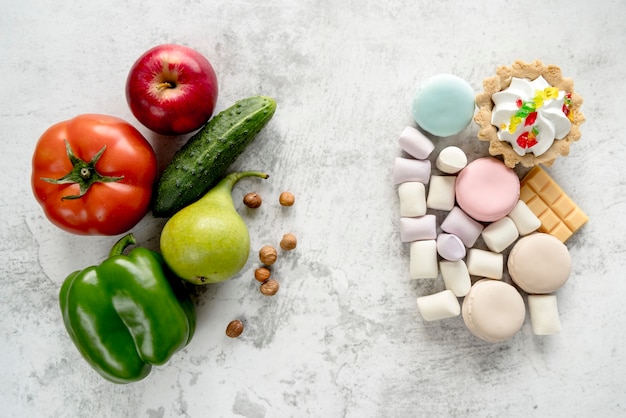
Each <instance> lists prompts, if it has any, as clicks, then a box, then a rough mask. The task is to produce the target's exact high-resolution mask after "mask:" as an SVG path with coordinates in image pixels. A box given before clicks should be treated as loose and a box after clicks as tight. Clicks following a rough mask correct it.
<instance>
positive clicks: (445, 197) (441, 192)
mask: <svg viewBox="0 0 626 418" xmlns="http://www.w3.org/2000/svg"><path fill="white" fill-rule="evenodd" d="M455 182H456V176H430V186H429V188H428V199H427V200H426V206H427V207H428V208H430V209H436V210H451V209H452V208H453V207H454V199H455V193H454V184H455Z"/></svg>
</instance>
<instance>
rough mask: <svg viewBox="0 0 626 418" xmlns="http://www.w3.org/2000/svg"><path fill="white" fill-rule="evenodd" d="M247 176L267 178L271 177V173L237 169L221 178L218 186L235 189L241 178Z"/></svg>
mask: <svg viewBox="0 0 626 418" xmlns="http://www.w3.org/2000/svg"><path fill="white" fill-rule="evenodd" d="M245 177H260V178H262V179H266V178H268V177H269V174H267V173H263V172H261V171H237V172H234V173H230V174H228V175H227V176H226V177H224V178H223V179H222V180H220V182H219V183H218V184H217V186H216V187H220V188H221V187H224V188H228V189H229V190H233V187H235V184H237V182H238V181H239V180H241V179H242V178H245Z"/></svg>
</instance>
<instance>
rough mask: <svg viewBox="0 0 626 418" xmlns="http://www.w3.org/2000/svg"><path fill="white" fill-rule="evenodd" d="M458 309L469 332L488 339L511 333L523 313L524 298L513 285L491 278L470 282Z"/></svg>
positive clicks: (519, 324) (496, 339)
mask: <svg viewBox="0 0 626 418" xmlns="http://www.w3.org/2000/svg"><path fill="white" fill-rule="evenodd" d="M461 312H462V315H463V320H464V321H465V325H466V326H467V328H468V329H469V330H470V332H471V333H472V334H474V335H475V336H477V337H478V338H481V339H483V340H485V341H489V342H492V343H497V342H501V341H505V340H508V339H509V338H511V337H513V336H514V335H515V334H516V333H517V332H518V331H519V330H520V329H521V328H522V325H523V324H524V319H525V317H526V307H525V306H524V300H523V299H522V296H521V295H520V293H519V292H518V291H517V289H515V288H514V287H513V286H511V285H510V284H508V283H506V282H503V281H500V280H494V279H482V280H479V281H477V282H476V283H474V285H472V287H471V288H470V291H469V293H468V294H467V296H465V299H464V300H463V307H462V309H461Z"/></svg>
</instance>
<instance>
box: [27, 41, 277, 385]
mask: <svg viewBox="0 0 626 418" xmlns="http://www.w3.org/2000/svg"><path fill="white" fill-rule="evenodd" d="M126 97H127V100H128V104H129V106H130V108H131V110H132V112H133V114H134V115H135V117H136V118H137V119H138V120H139V121H140V122H141V123H143V124H144V125H145V126H146V127H148V128H149V129H151V130H153V131H154V132H156V133H159V134H162V135H178V134H184V133H190V132H192V131H194V130H197V129H199V128H201V129H200V130H199V131H198V132H197V133H196V134H194V135H193V136H192V137H191V138H190V139H188V141H187V143H186V144H185V145H184V146H183V147H182V148H181V149H180V150H179V151H178V152H177V153H176V154H175V156H174V157H173V159H172V161H171V162H170V163H169V164H168V165H167V167H166V168H165V170H164V171H163V173H162V175H161V176H160V178H158V177H159V176H158V171H157V158H156V155H155V153H154V150H153V148H152V146H151V145H150V143H149V142H148V141H147V140H146V138H144V137H143V135H142V134H141V133H140V132H139V131H138V130H137V129H135V128H134V127H133V126H132V125H131V124H129V123H128V122H125V121H123V120H121V119H119V118H116V117H113V116H107V115H96V114H85V115H79V116H77V117H75V118H73V119H69V120H66V121H63V122H60V123H57V124H55V125H53V126H52V127H50V128H49V129H48V130H46V131H45V132H44V134H43V135H42V136H41V138H40V139H39V141H38V142H37V145H36V147H35V150H34V155H33V159H32V178H31V182H32V188H33V192H34V195H35V198H36V200H37V201H38V202H39V203H40V205H41V206H42V208H43V210H44V213H45V215H46V216H47V217H48V219H49V220H50V221H51V222H52V223H53V224H55V225H56V226H58V227H60V228H62V229H64V230H65V231H68V232H71V233H75V234H81V235H119V234H123V233H126V232H128V231H129V230H130V229H132V228H133V227H134V226H135V225H136V224H137V223H138V222H139V221H140V220H141V219H142V218H143V217H144V216H145V215H146V214H147V213H148V211H149V210H150V209H152V212H153V215H154V216H158V217H171V219H169V220H168V221H167V223H166V224H165V227H164V229H163V231H162V234H161V241H160V245H161V253H162V254H159V253H157V252H153V251H150V250H148V249H145V248H141V247H137V248H134V249H133V250H131V251H130V252H129V253H128V255H124V254H123V252H124V250H125V249H126V248H127V247H128V246H129V245H132V244H136V242H135V239H134V237H133V235H132V234H127V235H125V236H123V237H122V238H121V239H120V240H119V241H118V242H117V243H116V244H115V245H114V246H113V249H112V250H111V253H110V255H109V258H108V259H106V260H105V261H104V262H102V264H100V265H99V266H92V267H88V268H86V269H84V270H82V271H77V272H74V273H72V274H70V275H69V276H68V277H67V278H66V279H65V281H64V283H63V285H62V287H61V289H60V295H59V300H60V305H61V312H62V316H63V321H64V323H65V327H66V329H67V331H68V333H69V335H70V337H71V339H72V341H73V342H74V344H75V345H76V347H77V348H78V350H79V351H80V353H81V354H82V355H83V357H84V358H85V359H86V360H87V362H88V363H89V364H90V365H91V366H92V367H93V368H94V369H95V370H96V371H97V372H98V373H99V374H100V375H102V376H103V377H104V378H106V379H107V380H110V381H112V382H115V383H129V382H134V381H137V380H141V379H143V378H144V377H146V376H147V375H148V373H149V372H150V369H151V367H152V365H160V364H163V363H165V362H166V361H168V360H169V359H170V357H171V356H172V355H173V354H174V353H176V352H177V351H179V350H181V349H182V348H184V347H185V346H186V345H187V344H188V343H189V342H190V340H191V338H192V336H193V333H194V329H195V323H196V314H195V309H194V305H193V303H192V302H191V299H190V298H189V294H188V291H187V290H186V288H185V286H184V285H183V280H185V281H187V282H190V283H193V284H197V285H201V284H206V283H216V282H220V281H224V280H227V279H229V278H231V277H233V276H235V275H236V274H237V273H238V272H239V271H240V270H241V269H242V268H243V266H244V265H245V263H246V261H247V259H248V254H249V252H250V237H249V235H248V230H247V227H246V225H245V223H244V221H243V219H242V218H241V216H239V214H238V213H237V211H236V210H235V206H234V204H233V201H232V197H231V195H230V193H231V191H232V188H233V186H234V185H235V184H236V183H237V182H238V181H239V180H240V179H242V178H245V177H253V176H256V177H261V178H267V177H268V175H267V174H265V173H262V172H257V171H244V172H237V173H231V174H228V175H227V174H226V172H227V170H228V168H229V166H230V165H231V164H232V163H233V162H234V161H235V160H236V159H237V157H238V156H239V155H240V154H241V153H242V152H243V151H244V150H245V149H246V147H247V146H248V145H249V144H250V143H251V142H252V141H253V139H254V138H255V137H256V135H257V134H258V133H259V132H260V131H261V130H262V129H263V127H265V126H266V125H267V123H268V122H269V120H270V119H271V118H272V116H273V115H274V111H275V109H276V103H275V101H274V100H273V99H272V98H269V97H263V96H252V97H249V98H246V99H243V100H240V101H238V102H236V103H235V104H234V105H232V106H231V107H229V108H228V109H226V110H224V111H222V112H220V113H219V114H218V115H216V116H215V117H213V118H212V119H211V116H212V114H213V110H214V107H215V103H216V100H217V78H216V76H215V73H214V71H213V68H212V66H211V64H210V63H209V62H208V60H206V58H204V57H203V56H202V55H201V54H199V53H198V52H197V51H195V50H193V49H191V48H187V47H183V46H180V45H159V46H157V47H155V48H152V49H151V50H149V51H147V52H146V53H145V54H143V55H142V56H141V57H140V58H139V59H138V60H137V61H136V62H135V63H134V65H133V66H132V68H131V70H130V72H129V76H128V79H127V86H126ZM202 125H204V126H202ZM181 279H182V280H181Z"/></svg>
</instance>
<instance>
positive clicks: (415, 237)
mask: <svg viewBox="0 0 626 418" xmlns="http://www.w3.org/2000/svg"><path fill="white" fill-rule="evenodd" d="M435 238H437V217H436V216H435V215H430V214H429V215H424V216H418V217H416V218H404V217H403V218H400V241H402V242H411V241H421V240H425V239H435Z"/></svg>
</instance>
